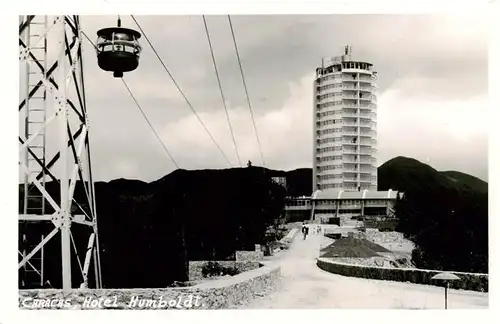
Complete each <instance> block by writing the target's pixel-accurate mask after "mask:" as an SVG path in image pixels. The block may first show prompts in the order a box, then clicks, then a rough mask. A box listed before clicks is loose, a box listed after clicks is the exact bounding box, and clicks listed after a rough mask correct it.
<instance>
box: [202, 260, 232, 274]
mask: <svg viewBox="0 0 500 324" xmlns="http://www.w3.org/2000/svg"><path fill="white" fill-rule="evenodd" d="M239 273H240V271H239V270H238V269H237V268H236V267H235V266H233V267H225V266H222V265H221V264H220V263H219V262H215V261H208V262H207V263H205V264H204V265H203V266H202V267H201V274H202V275H203V277H204V278H210V277H218V276H225V275H229V276H234V275H237V274H239Z"/></svg>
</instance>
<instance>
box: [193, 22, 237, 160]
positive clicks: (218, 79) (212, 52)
mask: <svg viewBox="0 0 500 324" xmlns="http://www.w3.org/2000/svg"><path fill="white" fill-rule="evenodd" d="M202 17H203V24H204V25H205V32H206V34H207V39H208V45H209V47H210V54H211V55H212V62H213V64H214V69H215V76H216V77H217V83H218V85H219V90H220V95H221V98H222V105H223V106H224V111H225V112H226V119H227V123H228V125H229V131H230V132H231V138H232V140H233V144H234V150H235V152H236V157H237V158H238V164H239V165H240V167H241V166H242V165H241V159H240V153H239V152H238V146H237V144H236V139H235V137H234V131H233V126H232V125H231V119H230V118H229V112H228V110H227V105H226V98H225V97H224V92H223V91H222V85H221V82H220V77H219V71H218V69H217V63H216V61H215V55H214V50H213V47H212V41H211V40H210V33H209V32H208V26H207V20H206V19H205V15H203V16H202Z"/></svg>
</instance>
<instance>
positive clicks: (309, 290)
mask: <svg viewBox="0 0 500 324" xmlns="http://www.w3.org/2000/svg"><path fill="white" fill-rule="evenodd" d="M322 240H324V238H323V235H309V237H308V238H307V239H306V240H305V241H304V240H303V239H302V237H301V235H300V233H299V234H298V235H296V236H295V239H294V241H293V243H292V245H291V247H290V249H289V250H288V251H286V252H282V254H281V255H280V256H279V257H277V258H276V260H275V261H276V262H279V263H280V264H281V275H282V283H281V286H280V287H279V288H278V289H277V290H275V291H273V292H271V293H270V294H268V295H266V296H264V297H260V298H258V299H255V300H253V301H252V302H250V304H247V305H245V306H243V307H242V308H246V309H256V308H257V309H263V308H281V309H283V308H303V309H304V308H312V309H315V308H323V309H325V308H351V309H352V308H363V309H369V308H372V309H373V308H382V309H442V308H444V288H441V287H436V286H426V285H417V284H410V283H400V282H393V281H382V280H373V279H361V278H352V277H344V276H340V275H335V274H331V273H328V272H326V271H323V270H321V269H319V268H318V267H317V266H316V257H318V254H319V247H320V245H321V244H322V243H323V242H322ZM448 308H461V309H464V308H468V309H471V308H488V293H481V292H474V291H463V290H454V289H449V290H448Z"/></svg>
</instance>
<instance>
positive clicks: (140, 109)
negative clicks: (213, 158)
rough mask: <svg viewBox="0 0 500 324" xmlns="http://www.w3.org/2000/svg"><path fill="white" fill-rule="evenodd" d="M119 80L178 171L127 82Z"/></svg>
mask: <svg viewBox="0 0 500 324" xmlns="http://www.w3.org/2000/svg"><path fill="white" fill-rule="evenodd" d="M121 80H122V81H123V84H124V85H125V88H127V91H128V93H129V94H130V96H131V97H132V99H133V100H134V102H135V104H136V105H137V108H138V109H139V111H140V112H141V114H142V116H144V119H146V122H147V123H148V125H149V127H150V128H151V130H152V131H153V133H154V134H155V136H156V138H157V139H158V141H159V142H160V144H161V146H162V147H163V150H164V151H165V152H166V153H167V155H168V157H169V158H170V160H172V162H173V163H174V165H175V167H176V168H177V169H179V165H178V164H177V162H175V159H174V157H173V156H172V154H171V153H170V151H169V150H168V149H167V147H166V146H165V144H163V141H162V140H161V138H160V136H159V135H158V133H157V132H156V130H155V129H154V127H153V125H152V124H151V122H150V121H149V119H148V117H147V116H146V114H145V113H144V110H142V108H141V105H140V104H139V102H138V101H137V99H136V98H135V96H134V94H133V93H132V90H130V87H129V86H128V84H127V82H125V79H124V78H121Z"/></svg>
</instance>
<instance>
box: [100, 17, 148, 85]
mask: <svg viewBox="0 0 500 324" xmlns="http://www.w3.org/2000/svg"><path fill="white" fill-rule="evenodd" d="M97 36H98V39H97V45H96V47H97V63H98V65H99V67H100V68H101V69H102V70H104V71H111V72H113V76H114V77H115V78H121V77H123V72H130V71H134V70H135V69H137V67H138V66H139V54H140V53H141V46H140V45H139V42H138V39H139V38H141V33H139V32H138V31H136V30H133V29H129V28H123V27H121V19H120V18H118V27H109V28H104V29H101V30H99V31H98V32H97Z"/></svg>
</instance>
